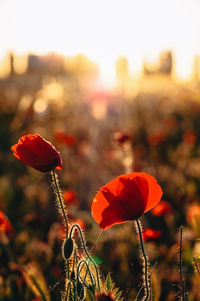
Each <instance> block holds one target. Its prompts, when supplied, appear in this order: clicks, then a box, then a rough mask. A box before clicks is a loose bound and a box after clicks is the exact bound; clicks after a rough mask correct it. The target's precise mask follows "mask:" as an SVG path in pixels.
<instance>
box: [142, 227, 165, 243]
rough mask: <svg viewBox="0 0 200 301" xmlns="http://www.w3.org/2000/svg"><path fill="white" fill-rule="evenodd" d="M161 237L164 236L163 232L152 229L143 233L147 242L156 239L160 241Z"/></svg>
mask: <svg viewBox="0 0 200 301" xmlns="http://www.w3.org/2000/svg"><path fill="white" fill-rule="evenodd" d="M161 236H162V232H160V231H155V230H153V229H150V228H147V229H145V230H143V231H142V238H143V239H144V240H145V241H148V240H156V239H159V238H160V237H161Z"/></svg>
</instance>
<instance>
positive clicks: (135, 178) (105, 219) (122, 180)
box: [91, 172, 162, 229]
mask: <svg viewBox="0 0 200 301" xmlns="http://www.w3.org/2000/svg"><path fill="white" fill-rule="evenodd" d="M161 196H162V189H161V187H160V186H159V185H158V183H157V181H156V179H155V178H154V177H153V176H151V175H149V174H146V173H139V172H132V173H130V174H127V175H121V176H119V177H117V178H115V179H114V180H112V181H111V182H109V183H107V184H106V185H105V186H103V187H101V188H100V190H99V192H98V193H97V194H96V196H95V197H94V199H93V202H92V207H91V211H92V215H93V218H94V220H95V221H96V222H97V223H98V224H99V226H100V227H101V228H102V229H107V228H109V227H111V226H113V225H115V224H120V223H124V222H127V221H129V220H135V219H138V218H139V217H140V216H141V215H142V214H143V213H145V212H147V211H149V210H151V209H152V208H153V207H155V206H156V205H157V204H158V203H159V202H160V199H161Z"/></svg>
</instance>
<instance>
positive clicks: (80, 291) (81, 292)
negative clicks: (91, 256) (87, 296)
mask: <svg viewBox="0 0 200 301" xmlns="http://www.w3.org/2000/svg"><path fill="white" fill-rule="evenodd" d="M76 289H77V294H78V296H79V298H80V299H81V300H83V298H84V286H83V284H82V283H81V282H80V281H78V282H77V286H76Z"/></svg>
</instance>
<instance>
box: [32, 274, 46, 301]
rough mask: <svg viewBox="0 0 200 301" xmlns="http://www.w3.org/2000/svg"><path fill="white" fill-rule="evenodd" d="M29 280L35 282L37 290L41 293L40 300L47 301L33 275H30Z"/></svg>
mask: <svg viewBox="0 0 200 301" xmlns="http://www.w3.org/2000/svg"><path fill="white" fill-rule="evenodd" d="M31 280H32V281H33V283H34V284H35V286H36V288H37V289H38V291H39V292H40V294H41V297H42V300H44V301H47V298H46V296H45V294H44V292H43V290H42V288H41V287H40V285H39V283H38V282H37V280H36V279H35V277H34V276H31Z"/></svg>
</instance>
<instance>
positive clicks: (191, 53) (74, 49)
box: [0, 0, 200, 301]
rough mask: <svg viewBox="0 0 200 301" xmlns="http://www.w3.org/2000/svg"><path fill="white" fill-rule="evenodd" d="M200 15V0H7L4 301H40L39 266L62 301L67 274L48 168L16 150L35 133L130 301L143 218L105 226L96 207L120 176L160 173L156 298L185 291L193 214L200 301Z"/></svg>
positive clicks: (0, 235)
mask: <svg viewBox="0 0 200 301" xmlns="http://www.w3.org/2000/svg"><path fill="white" fill-rule="evenodd" d="M199 12H200V2H199V1H197V0H190V1H184V0H181V1H178V0H173V1H172V0H168V1H165V0H164V1H158V0H153V1H145V0H140V1H139V0H131V1H129V0H125V1H124V0H123V1H121V0H119V1H114V0H109V1H105V0H101V1H97V0H93V1H92V0H84V1H81V0H74V1H71V0H69V1H67V0H65V1H62V0H57V1H54V0H49V1H46V0H43V1H39V0H35V1H32V0H0V36H1V39H0V125H1V128H0V210H1V211H0V213H1V215H0V300H33V299H34V296H37V293H36V292H35V291H34V288H33V287H32V286H31V284H30V281H29V280H28V279H29V277H30V275H29V272H30V271H31V272H32V273H33V274H34V273H35V274H37V277H40V279H41V283H43V285H44V287H45V290H46V292H47V293H48V296H50V297H51V298H52V300H60V296H61V289H62V288H63V285H64V267H63V261H62V256H61V252H60V248H61V242H62V237H63V229H62V227H61V225H60V220H59V216H58V214H57V212H56V210H55V206H54V196H53V195H52V190H51V187H50V185H49V183H48V176H47V175H45V174H42V173H39V172H37V171H36V170H33V169H31V168H29V167H27V166H25V165H24V164H23V163H21V162H20V161H18V160H16V159H15V158H14V156H13V155H12V153H11V151H10V147H11V146H12V145H13V144H15V143H17V141H18V139H19V138H20V137H21V136H22V135H25V134H29V133H39V134H40V135H42V136H43V137H44V138H45V139H47V140H49V141H51V142H52V143H53V144H54V145H55V147H56V148H57V149H58V150H59V151H60V153H61V156H62V159H63V171H61V172H60V171H59V174H58V176H59V178H60V181H61V188H62V190H63V196H64V200H65V202H66V205H67V207H68V210H69V216H70V219H71V222H72V223H73V222H78V223H80V225H81V226H82V227H83V229H84V230H85V233H86V238H87V240H88V246H89V249H90V248H93V255H94V259H95V260H96V262H97V263H99V264H101V268H102V273H103V275H105V276H106V275H107V273H108V272H111V273H112V274H111V276H112V277H113V279H114V281H115V282H116V284H117V286H118V287H120V288H121V289H122V290H123V292H124V293H123V294H124V298H125V300H134V299H135V298H136V296H137V294H138V293H139V291H140V288H141V285H142V282H141V276H142V269H141V263H140V261H139V260H138V256H139V250H138V243H137V237H136V234H135V229H134V225H133V223H126V224H123V225H120V226H115V227H113V228H111V229H109V230H106V231H104V232H103V233H100V229H99V227H98V225H97V224H95V222H94V221H93V219H92V216H91V213H90V205H91V201H92V199H93V197H94V195H95V193H96V192H97V190H98V188H99V187H101V186H102V185H104V184H105V183H106V182H108V181H110V180H111V179H113V177H115V176H118V175H120V174H122V173H128V172H131V171H141V172H147V173H150V174H152V175H153V176H155V177H156V179H157V180H158V182H159V184H160V185H161V187H162V189H163V191H164V195H163V203H162V206H161V208H158V209H157V210H155V211H152V212H150V213H148V214H146V215H145V216H144V217H143V218H142V219H143V223H144V229H150V230H152V231H153V232H152V231H147V232H146V233H145V234H144V238H145V241H146V249H147V252H148V255H149V258H150V261H151V273H152V276H151V278H152V286H153V294H154V300H168V301H170V300H177V298H178V294H179V267H178V258H177V254H178V251H179V248H178V245H179V227H180V226H181V225H182V226H183V261H184V262H183V273H184V274H183V276H184V280H185V290H186V291H188V293H189V297H190V300H200V295H199V285H200V282H199V280H200V278H199V276H198V273H196V270H197V271H198V260H199V256H200V244H199V239H198V237H199V235H200V218H199V217H200V204H199V197H200V186H199V179H200V158H199V155H200V131H199V128H200V118H199V117H200V38H199V32H200V19H199ZM6 216H7V218H6ZM154 231H156V232H154ZM99 234H100V237H99V238H98V236H99ZM97 238H98V241H96V240H97ZM43 275H45V279H44V276H43ZM158 275H159V277H158ZM140 299H141V295H138V300H140Z"/></svg>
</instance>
